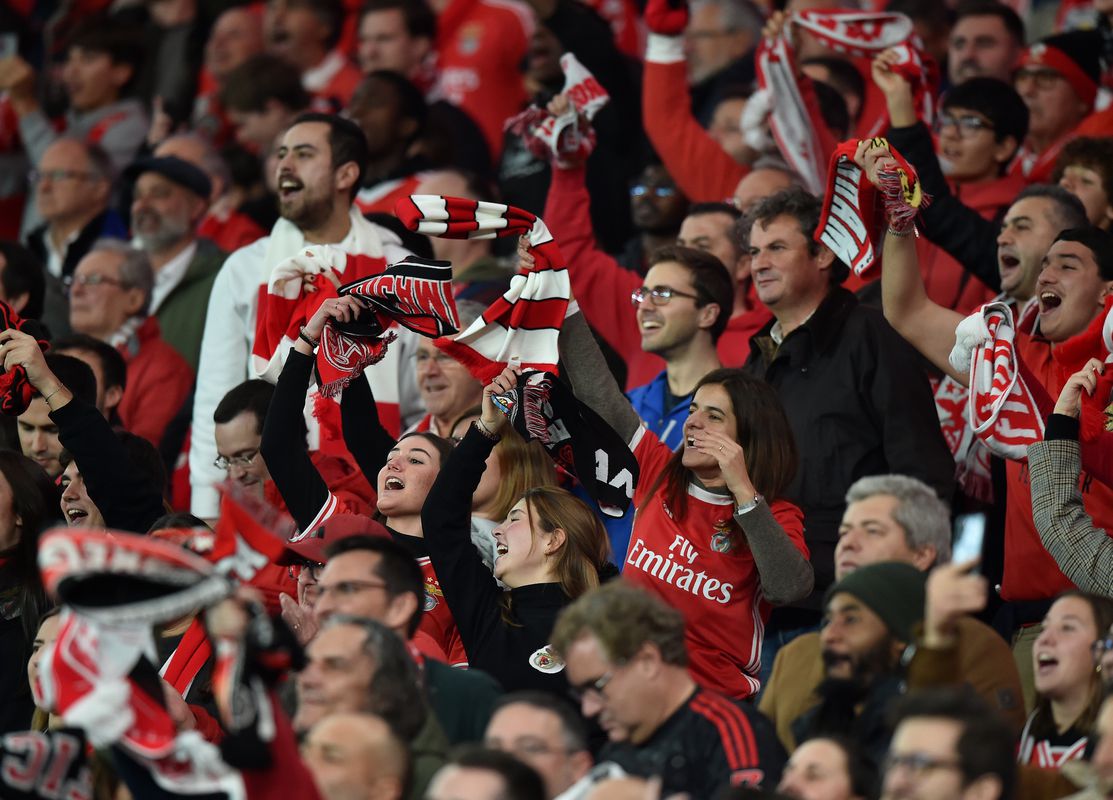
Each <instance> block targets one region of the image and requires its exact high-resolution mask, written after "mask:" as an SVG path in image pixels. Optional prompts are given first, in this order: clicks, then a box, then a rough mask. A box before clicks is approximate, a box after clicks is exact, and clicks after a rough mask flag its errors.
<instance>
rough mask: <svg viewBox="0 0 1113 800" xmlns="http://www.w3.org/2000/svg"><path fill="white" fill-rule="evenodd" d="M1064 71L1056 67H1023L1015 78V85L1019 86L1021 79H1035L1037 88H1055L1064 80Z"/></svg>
mask: <svg viewBox="0 0 1113 800" xmlns="http://www.w3.org/2000/svg"><path fill="white" fill-rule="evenodd" d="M1064 80H1066V78H1064V77H1063V75H1062V73H1060V72H1059V71H1057V70H1054V69H1028V68H1025V69H1021V70H1018V71H1017V73H1016V76H1015V77H1014V78H1013V85H1014V86H1017V87H1019V85H1020V82H1021V81H1033V82H1035V84H1036V88H1037V89H1054V88H1055V84H1057V83H1058V82H1059V81H1064Z"/></svg>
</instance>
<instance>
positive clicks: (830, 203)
mask: <svg viewBox="0 0 1113 800" xmlns="http://www.w3.org/2000/svg"><path fill="white" fill-rule="evenodd" d="M872 143H873V144H874V145H880V146H883V147H885V148H887V149H888V151H889V154H890V155H891V156H892V157H893V159H894V160H895V161H896V162H897V167H896V169H888V170H882V171H881V173H880V180H881V188H880V190H878V189H877V188H876V187H874V185H873V184H872V183H870V181H869V179H868V178H867V177H866V174H865V173H864V172H863V171H862V169H861V167H859V166H858V165H857V164H856V163H854V154H855V153H856V152H857V150H858V145H859V141H858V140H857V139H851V140H850V141H848V142H843V143H842V144H840V145H839V146H838V147H837V148H835V152H834V153H833V154H832V155H831V168H830V169H829V170H828V172H827V191H826V192H825V193H824V195H823V213H822V216H821V217H820V219H819V226H818V227H817V228H816V231H815V240H816V241H817V242H821V243H823V244H825V245H827V246H828V247H830V248H831V250H832V252H834V254H835V255H836V256H838V257H839V260H840V261H842V262H843V263H844V264H846V265H847V266H848V267H850V269H851V270H853V271H854V274H855V275H859V276H864V275H865V274H866V273H867V272H868V271H869V270H870V269H872V268H873V266H874V265H875V264H876V263H877V262H878V260H879V258H878V254H877V251H876V250H875V249H874V246H873V244H874V242H877V241H880V239H881V234H882V232H883V230H884V228H885V225H886V223H888V224H889V225H891V226H893V228H894V229H896V230H902V231H903V230H908V229H910V228H912V227H913V226H914V221H915V218H916V215H917V214H918V213H919V211H920V209H921V208H922V207H923V206H924V205H926V204H927V202H928V199H929V198H926V197H925V196H924V195H923V192H922V191H921V189H920V181H919V178H918V177H917V176H916V170H915V169H913V168H912V165H911V164H909V163H908V162H907V161H905V160H904V159H903V158H902V157H901V155H900V153H898V152H897V151H896V148H894V147H893V146H892V145H890V144H889V143H888V142H887V141H886V140H885V139H881V138H877V139H873V140H872Z"/></svg>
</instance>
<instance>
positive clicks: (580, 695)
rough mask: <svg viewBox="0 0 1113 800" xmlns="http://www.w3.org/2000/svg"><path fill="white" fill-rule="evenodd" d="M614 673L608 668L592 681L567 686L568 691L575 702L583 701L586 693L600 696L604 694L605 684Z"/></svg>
mask: <svg viewBox="0 0 1113 800" xmlns="http://www.w3.org/2000/svg"><path fill="white" fill-rule="evenodd" d="M614 673H615V671H614V670H613V669H609V670H607V671H606V672H604V673H603V674H602V675H600V676H599V677H598V678H596V679H595V680H593V681H587V682H586V683H581V684H580V685H579V686H570V687H569V688H568V693H569V694H570V695H571V696H572V699H573V700H575V701H576V702H577V703H581V702H583V699H584V698H585V697H587V696H588V695H595V696H597V697H600V698H601V697H603V696H604V695H603V690H604V689H606V688H607V684H609V683H610V682H611V680H612V679H613V678H614Z"/></svg>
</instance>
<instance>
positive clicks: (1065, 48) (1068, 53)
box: [1018, 31, 1101, 108]
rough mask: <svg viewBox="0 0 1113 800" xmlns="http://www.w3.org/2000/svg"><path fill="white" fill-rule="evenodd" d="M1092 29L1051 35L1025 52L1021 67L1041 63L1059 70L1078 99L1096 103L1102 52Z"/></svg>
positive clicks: (1088, 103) (1090, 103)
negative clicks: (1100, 54) (1100, 53)
mask: <svg viewBox="0 0 1113 800" xmlns="http://www.w3.org/2000/svg"><path fill="white" fill-rule="evenodd" d="M1092 33H1093V32H1092V31H1085V32H1082V31H1079V32H1072V33H1061V34H1058V35H1056V36H1048V37H1047V38H1046V39H1043V40H1042V41H1040V42H1037V43H1036V44H1034V45H1032V46H1031V47H1029V48H1027V49H1026V50H1025V51H1024V54H1023V55H1022V56H1021V57H1020V64H1019V66H1018V69H1023V68H1024V67H1028V66H1040V67H1046V68H1048V69H1053V70H1055V71H1056V72H1058V73H1059V74H1060V75H1062V76H1063V78H1065V79H1066V81H1067V83H1069V84H1070V85H1071V88H1072V89H1074V93H1075V94H1077V95H1078V98H1079V99H1080V100H1081V101H1082V102H1083V103H1085V104H1086V105H1088V106H1090V107H1091V108H1092V107H1093V105H1094V98H1095V97H1096V96H1097V92H1098V83H1099V81H1100V80H1101V65H1100V63H1099V51H1098V48H1097V42H1096V40H1095V39H1094V37H1093V36H1091V35H1087V34H1092Z"/></svg>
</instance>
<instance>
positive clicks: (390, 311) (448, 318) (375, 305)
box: [317, 256, 460, 397]
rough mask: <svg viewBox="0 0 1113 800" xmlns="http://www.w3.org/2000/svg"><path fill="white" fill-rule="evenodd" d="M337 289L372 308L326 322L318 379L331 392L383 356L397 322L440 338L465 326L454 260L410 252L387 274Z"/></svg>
mask: <svg viewBox="0 0 1113 800" xmlns="http://www.w3.org/2000/svg"><path fill="white" fill-rule="evenodd" d="M352 258H356V259H358V258H362V256H349V260H350V259H352ZM337 294H339V295H340V296H341V297H344V296H351V297H356V298H359V299H360V300H362V301H364V302H365V303H366V304H367V305H369V306H370V308H369V309H368V310H367V311H365V312H364V313H362V314H360V315H359V317H358V318H357V319H355V320H353V321H351V322H346V323H336V322H335V321H334V320H329V321H328V323H326V324H325V329H324V332H323V333H322V334H321V346H320V348H319V349H318V350H317V374H318V375H319V376H320V378H319V381H318V383H319V385H320V387H321V394H322V395H324V396H325V397H330V396H332V395H335V394H336V393H337V392H339V391H340V390H341V389H343V388H344V387H346V386H347V385H348V384H349V383H351V382H352V380H354V379H355V378H356V377H358V376H359V375H360V374H361V373H362V372H363V370H364V369H365V368H366V367H368V366H370V365H371V364H376V363H378V362H379V361H381V360H382V358H383V355H384V354H385V352H386V346H387V344H388V343H389V342H392V341H394V340H395V339H396V338H397V336H396V335H395V334H394V333H391V332H389V331H387V328H389V327H390V324H391V322H394V321H397V322H398V323H399V324H400V325H404V326H405V327H407V328H409V329H410V330H411V331H413V332H414V333H420V334H421V335H422V336H428V337H430V338H434V339H435V338H438V337H440V336H448V335H451V334H453V333H456V332H457V331H458V330H459V329H460V319H459V317H458V316H457V315H456V300H455V299H454V298H453V296H452V265H451V264H449V263H448V262H447V261H433V260H432V259H426V258H418V257H417V256H410V257H409V258H407V259H406V260H405V261H400V262H398V263H397V264H391V265H390V266H388V267H387V268H386V269H385V270H384V271H383V273H382V274H381V275H375V276H373V277H370V278H364V279H362V280H358V281H354V282H352V283H348V284H345V285H344V286H341V287H340V288H339V289H337Z"/></svg>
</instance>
